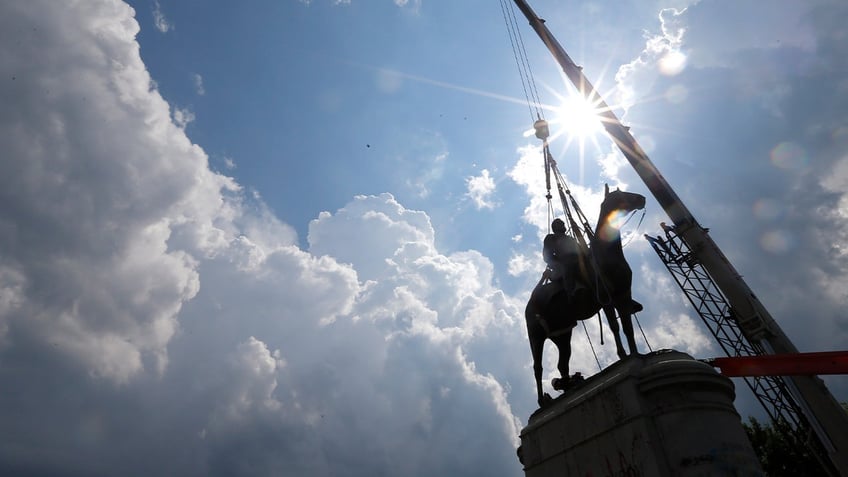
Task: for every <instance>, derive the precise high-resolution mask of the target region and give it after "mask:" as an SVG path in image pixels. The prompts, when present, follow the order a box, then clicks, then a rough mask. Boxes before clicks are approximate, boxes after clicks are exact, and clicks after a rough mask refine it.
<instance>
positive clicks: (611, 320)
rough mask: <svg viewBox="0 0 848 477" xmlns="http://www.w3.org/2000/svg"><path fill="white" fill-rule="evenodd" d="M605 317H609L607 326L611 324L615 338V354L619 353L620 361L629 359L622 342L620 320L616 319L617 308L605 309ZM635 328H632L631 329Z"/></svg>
mask: <svg viewBox="0 0 848 477" xmlns="http://www.w3.org/2000/svg"><path fill="white" fill-rule="evenodd" d="M604 315H606V317H607V324H609V327H610V331H612V336H613V338H615V352H616V353H618V359H624V358H626V357H627V353H626V352H625V351H624V344H623V343H622V342H621V334H620V333H619V330H620V328H619V326H618V320H617V319H616V318H615V308H614V307H612V306H605V307H604ZM632 328H633V327H632V326H631V329H632ZM626 330H627V329H626V328H625V334H626V333H627V331H626Z"/></svg>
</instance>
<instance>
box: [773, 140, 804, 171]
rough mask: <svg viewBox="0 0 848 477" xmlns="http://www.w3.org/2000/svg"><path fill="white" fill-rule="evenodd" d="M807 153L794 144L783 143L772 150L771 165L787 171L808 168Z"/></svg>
mask: <svg viewBox="0 0 848 477" xmlns="http://www.w3.org/2000/svg"><path fill="white" fill-rule="evenodd" d="M808 162H809V159H808V157H807V152H806V151H804V149H803V148H802V147H801V146H799V145H797V144H795V143H794V142H782V143H780V144H778V145H777V146H775V147H774V149H772V150H771V163H772V164H774V166H775V167H778V168H780V169H785V170H800V169H803V168H804V167H806V166H807V163H808Z"/></svg>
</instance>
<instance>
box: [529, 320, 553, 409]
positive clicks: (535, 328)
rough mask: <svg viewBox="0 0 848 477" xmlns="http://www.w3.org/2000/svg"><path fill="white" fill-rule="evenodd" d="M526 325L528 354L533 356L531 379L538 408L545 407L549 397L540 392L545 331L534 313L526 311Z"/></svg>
mask: <svg viewBox="0 0 848 477" xmlns="http://www.w3.org/2000/svg"><path fill="white" fill-rule="evenodd" d="M525 319H526V323H527V337H528V338H529V340H530V353H531V354H532V356H533V377H534V378H536V397H537V401H538V403H539V407H544V406H545V405H547V404H548V403H549V402H550V400H551V396H550V395H548V394H546V393H544V392H543V391H542V353H543V352H544V350H545V339H546V333H545V329H544V328H542V325H541V324H540V323H539V321H538V319H537V318H536V315H535V313H534V312H533V311H532V310H530V309H528V310H526V311H525Z"/></svg>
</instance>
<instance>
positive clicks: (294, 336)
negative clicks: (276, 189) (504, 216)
mask: <svg viewBox="0 0 848 477" xmlns="http://www.w3.org/2000/svg"><path fill="white" fill-rule="evenodd" d="M56 5H57V4H53V3H51V2H27V3H23V4H19V5H16V6H15V7H14V9H13V11H14V14H11V13H10V12H9V9H8V8H3V7H0V40H2V44H12V43H13V42H12V41H11V39H12V38H14V37H15V36H16V35H18V34H20V33H21V32H20V29H21V28H27V29H29V28H30V26H31V25H37V26H38V28H37V32H38V33H37V34H36V35H34V36H33V37H32V38H31V41H28V42H27V43H26V44H25V45H23V46H22V47H21V48H20V49H16V50H11V52H12V54H10V55H4V56H3V57H2V60H0V72H2V74H3V76H4V77H11V76H12V75H11V74H10V72H14V71H19V70H21V69H22V68H25V69H26V70H27V71H28V72H29V73H28V74H29V75H30V77H29V81H30V82H31V83H32V84H41V83H45V84H47V83H49V84H50V90H51V94H50V95H44V94H41V90H40V89H37V88H28V87H27V86H26V85H25V84H24V83H23V82H18V83H11V82H8V81H4V82H2V83H0V88H2V91H3V93H4V97H11V98H14V99H15V104H14V105H10V108H7V109H5V110H4V111H5V112H6V113H5V114H4V113H2V112H0V142H2V143H3V144H4V145H5V150H4V154H3V155H2V156H0V170H2V172H3V173H2V174H0V197H2V201H0V250H3V254H2V258H0V333H1V334H2V335H0V336H2V341H0V380H2V382H3V383H12V382H14V383H15V388H16V393H15V395H14V396H23V397H24V400H23V401H20V402H17V403H16V404H14V405H13V404H12V403H10V402H8V401H7V400H6V399H7V398H12V399H16V398H14V396H12V395H9V394H5V395H3V397H2V398H0V401H2V404H3V406H0V408H2V409H7V410H14V413H11V414H10V413H8V412H0V414H2V420H3V422H4V426H5V429H6V430H7V431H8V432H6V433H4V436H5V437H4V438H2V439H0V441H2V442H0V447H4V448H10V447H14V448H16V449H19V450H20V452H17V451H16V453H15V457H9V456H4V459H5V462H6V463H5V464H0V468H2V465H11V466H13V467H15V468H16V469H25V470H26V469H29V470H32V471H33V472H36V473H37V472H43V473H48V474H56V473H57V472H56V469H61V471H62V472H67V473H72V472H76V473H80V474H97V473H106V474H127V473H130V474H132V473H152V474H161V473H173V474H182V475H189V474H197V473H200V474H204V475H216V474H217V475H234V474H254V473H259V474H265V475H272V474H287V473H292V474H296V475H307V474H309V475H322V474H323V475H333V474H336V475H337V474H340V473H345V474H348V475H351V473H353V474H355V475H375V474H393V475H446V474H452V475H479V473H481V472H482V473H485V474H487V475H512V474H514V473H516V472H518V471H519V470H520V468H519V465H518V463H517V461H516V459H515V458H514V448H515V445H516V436H517V433H518V426H519V423H518V420H517V419H516V418H515V417H514V414H516V412H514V411H513V410H512V408H511V401H510V398H511V393H510V387H509V386H508V385H507V384H505V383H509V382H515V383H518V382H522V381H529V378H530V375H529V374H527V372H526V369H525V363H524V362H520V360H515V359H514V356H515V355H518V353H521V354H520V356H523V357H524V360H525V361H527V360H529V356H528V355H527V353H526V349H525V347H526V345H525V343H524V342H523V340H521V339H519V340H516V339H515V337H516V336H521V335H522V333H523V325H522V323H521V321H520V320H518V319H517V318H518V317H519V316H520V309H521V307H520V304H519V303H516V302H515V301H514V300H513V299H512V298H510V297H508V296H506V295H504V294H503V292H502V291H501V290H499V289H498V288H497V287H496V286H495V285H494V283H495V278H494V267H493V265H492V263H491V262H490V261H489V260H488V259H487V258H486V257H484V256H483V255H481V254H480V253H479V252H476V251H460V252H454V253H451V254H447V255H446V254H443V253H440V252H439V251H438V250H437V247H436V240H435V231H434V230H433V227H432V225H431V223H430V219H429V217H428V215H427V214H426V213H424V212H422V211H414V210H409V209H407V208H405V207H404V206H403V205H401V204H400V203H399V202H398V201H397V200H396V199H395V198H394V197H393V196H391V195H389V194H382V195H378V196H358V197H355V198H354V199H353V200H351V202H350V203H348V204H346V205H345V206H344V207H342V208H340V209H339V210H337V211H335V212H332V213H331V212H325V213H322V214H320V215H319V216H318V218H317V219H315V220H314V221H313V222H312V223H311V224H310V226H309V234H308V237H307V242H308V244H309V246H308V250H302V249H301V248H300V247H299V246H298V245H297V242H298V240H297V236H296V234H295V232H294V230H293V229H292V228H291V227H290V226H288V225H287V224H285V223H284V222H282V221H281V220H280V219H279V218H277V217H276V216H274V214H273V213H272V212H271V211H270V210H269V208H268V207H266V206H265V205H264V204H263V203H262V201H261V199H260V198H259V197H258V196H255V195H254V196H252V195H251V194H250V193H249V191H245V190H243V189H242V188H241V187H240V186H239V185H238V184H236V183H235V182H234V181H233V180H232V179H230V178H228V177H225V176H223V175H220V174H217V173H215V172H212V171H211V170H210V169H209V164H208V158H207V156H206V154H205V153H204V151H203V150H202V149H201V148H200V147H199V146H198V145H195V144H192V143H191V142H190V140H189V139H188V138H187V137H186V135H185V131H184V127H185V125H186V123H187V120H188V118H189V117H190V114H189V113H188V112H186V111H185V110H181V109H179V108H175V109H174V110H173V116H172V113H171V112H170V108H169V105H168V104H167V103H166V102H165V101H164V100H163V99H162V97H161V96H160V95H159V93H158V92H157V91H155V90H153V89H151V87H150V85H151V81H150V77H149V75H148V73H147V71H146V69H145V67H144V65H143V64H142V62H141V58H140V57H139V49H138V45H137V44H136V42H135V40H134V36H135V35H136V34H137V33H138V25H137V23H136V22H135V21H134V20H133V18H132V10H131V9H130V8H129V7H128V6H126V5H123V4H119V3H115V2H113V1H111V0H101V1H92V2H85V3H62V4H61V6H60V7H57V6H56ZM20 25H24V26H23V27H22V26H20ZM60 25H61V27H60ZM46 51H52V52H58V53H62V54H58V55H44V54H33V52H41V53H43V52H46ZM104 51H105V52H108V54H109V56H108V57H104V56H103V54H102V52H104ZM55 58H63V59H65V61H63V62H57V61H56V59H55ZM7 93H8V94H7ZM13 111H14V112H13ZM18 111H25V112H26V114H18ZM107 119H108V120H107ZM499 353H500V354H505V355H506V356H504V357H500V355H499ZM492 355H495V356H497V357H496V358H495V359H492V360H490V359H489V358H488V356H492ZM507 356H512V357H510V358H508V357H507ZM34 357H37V358H34ZM63 383H64V384H63ZM4 386H5V384H4ZM49 389H52V390H54V391H55V389H62V392H61V393H56V392H54V391H47V390H49ZM446 390H449V391H446ZM522 390H524V391H526V394H527V396H528V399H527V400H526V402H527V406H528V408H529V406H531V405H532V387H531V386H530V385H529V384H528V385H527V386H522ZM9 412H11V411H9ZM528 412H529V411H527V410H526V409H522V410H521V411H519V413H520V414H522V415H523V414H527V413H528ZM56 428H66V429H79V430H80V432H69V433H58V434H57V433H56V432H55V429H56ZM118 429H121V431H119V432H114V431H117V430H118ZM127 429H130V430H131V432H126V430H127ZM375 429H379V432H376V433H375V432H374V430H375ZM23 436H29V437H23ZM29 438H32V441H29V440H28V439H29ZM27 442H39V446H38V450H37V452H38V454H39V456H40V457H39V458H38V459H32V458H31V456H32V453H33V452H35V449H34V447H33V446H31V445H30V444H28V443H27ZM469 442H473V443H474V444H473V445H469V444H468V443H469ZM459 447H463V448H464V452H463V453H459V454H458V453H456V452H455V450H456V449H457V448H459ZM69 455H71V456H73V458H69V457H67V456H69ZM187 456H188V457H187ZM434 457H436V458H434ZM128 469H129V471H128ZM462 469H466V470H465V471H463V470H462ZM357 473H358V474H357Z"/></svg>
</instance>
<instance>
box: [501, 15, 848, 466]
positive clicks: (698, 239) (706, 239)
mask: <svg viewBox="0 0 848 477" xmlns="http://www.w3.org/2000/svg"><path fill="white" fill-rule="evenodd" d="M514 1H515V4H516V5H517V6H518V8H519V10H521V12H522V13H523V14H524V16H525V17H526V18H527V20H528V21H529V22H530V26H531V27H532V28H533V30H534V31H535V32H536V33H537V34H538V35H539V37H540V38H541V39H542V41H543V42H544V43H545V46H547V48H548V50H550V52H551V54H552V55H553V56H554V58H555V59H556V61H557V62H558V63H559V65H560V67H562V70H563V72H564V73H565V75H566V76H567V77H568V79H569V80H570V81H571V82H572V83H573V84H574V86H575V87H576V88H577V90H578V91H579V92H580V93H581V94H582V95H583V96H584V97H585V98H586V100H587V101H589V103H590V104H592V105H595V107H596V108H597V110H598V111H599V112H598V115H599V116H600V118H601V123H602V125H603V127H604V129H605V130H606V131H607V133H608V134H609V136H610V137H611V138H612V140H613V141H614V142H615V144H616V146H617V147H618V148H619V149H620V150H621V152H622V154H624V157H625V158H626V159H627V161H628V162H629V163H630V165H631V166H633V168H634V169H635V170H636V173H637V174H638V175H639V177H640V178H641V179H642V181H643V182H644V183H645V185H646V186H647V187H648V190H650V191H651V194H653V196H654V198H656V200H657V202H659V204H660V206H662V208H663V209H664V210H665V212H666V214H667V215H668V217H669V218H670V219H671V221H672V222H673V223H674V227H675V233H676V234H677V235H678V236H680V237H681V238H682V239H683V240H684V241H685V242H686V243H687V245H689V248H690V249H691V250H692V252H693V253H694V254H695V255H696V257H697V259H698V260H699V261H700V263H701V264H702V265H703V267H704V269H705V270H707V272H708V273H709V274H710V276H711V277H712V278H713V280H714V281H715V283H716V285H717V286H718V288H719V289H720V290H721V292H722V293H723V294H724V295H725V296H726V297H727V300H728V302H729V303H730V305H731V307H732V308H733V311H734V315H735V318H736V320H737V322H738V325H739V327H740V329H741V330H742V332H743V333H744V334H745V336H746V338H747V339H748V340H749V341H751V342H755V343H761V344H762V345H763V347H764V348H765V349H766V350H768V352H769V353H772V354H786V353H797V352H798V349H797V348H796V347H795V345H794V344H792V342H791V341H790V340H789V338H788V337H787V336H786V335H785V334H784V333H783V330H781V329H780V327H779V326H778V325H777V323H776V322H775V321H774V319H773V318H772V317H771V315H770V314H769V312H768V311H767V310H766V308H765V306H763V304H762V303H761V302H760V300H759V299H758V298H757V297H756V295H754V293H753V292H752V291H751V289H750V288H749V287H748V285H747V284H746V283H745V281H744V280H743V279H742V276H741V275H740V274H739V273H738V272H737V271H736V269H735V268H734V267H733V265H731V263H730V261H729V260H728V259H727V257H725V255H724V253H722V251H721V250H720V249H719V247H718V245H716V243H715V242H714V241H713V240H712V238H711V237H710V236H709V234H708V232H707V230H706V229H705V228H703V227H701V226H700V225H699V224H698V222H697V221H696V220H695V217H694V216H693V215H692V213H691V212H690V211H689V209H688V208H687V207H686V206H685V205H684V204H683V201H681V200H680V197H678V196H677V194H676V193H675V192H674V190H673V189H672V187H671V185H669V183H668V182H667V181H666V180H665V178H664V177H663V176H662V174H661V173H660V172H659V170H658V169H657V168H656V166H654V164H653V163H652V162H651V160H650V159H649V158H648V156H647V154H646V153H645V151H643V150H642V148H641V147H640V146H639V144H638V143H637V142H636V139H635V138H634V137H633V136H632V135H631V134H630V131H629V128H627V127H626V126H624V125H623V124H622V123H621V121H619V120H618V118H617V117H616V115H615V113H613V111H612V109H611V108H610V107H609V106H608V105H607V104H606V102H605V101H604V100H603V98H601V96H600V94H599V93H598V91H597V90H595V88H594V87H593V86H592V84H591V83H590V82H589V80H588V79H587V78H586V76H585V75H584V74H583V71H582V68H580V67H579V66H577V65H576V64H575V63H574V61H573V60H572V59H571V58H570V57H569V56H568V54H567V53H566V52H565V50H564V49H563V47H562V46H561V45H560V44H559V42H558V41H557V40H556V39H555V38H554V36H553V34H552V33H551V32H550V30H548V27H547V26H546V25H545V23H544V20H542V19H541V18H539V17H538V16H537V15H536V13H535V12H534V11H533V10H532V9H531V8H530V6H529V5H528V4H527V2H526V1H525V0H514ZM786 379H787V380H789V381H790V382H791V383H792V384H793V385H794V386H793V387H794V388H795V389H796V391H797V394H798V398H799V399H800V400H801V402H802V403H804V406H803V407H804V408H805V412H806V413H807V414H809V415H808V416H807V418H808V419H809V420H810V421H811V422H812V423H813V427H814V428H815V429H816V434H817V437H818V439H819V440H820V441H821V443H822V444H823V446H824V448H825V449H826V450H827V452H828V454H829V455H828V457H829V458H830V460H831V462H832V464H833V466H834V467H835V468H836V469H837V471H838V472H839V473H840V474H842V475H848V415H846V413H845V411H844V410H843V409H842V407H841V406H840V405H839V403H838V402H837V401H836V399H834V397H833V396H832V395H831V394H830V392H829V391H828V390H827V387H826V386H825V385H824V382H822V381H821V379H819V378H818V377H816V376H788V377H786Z"/></svg>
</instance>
